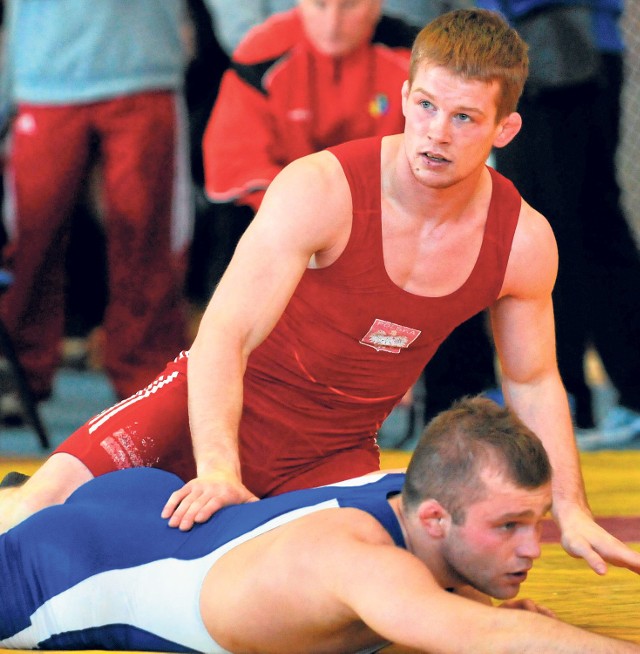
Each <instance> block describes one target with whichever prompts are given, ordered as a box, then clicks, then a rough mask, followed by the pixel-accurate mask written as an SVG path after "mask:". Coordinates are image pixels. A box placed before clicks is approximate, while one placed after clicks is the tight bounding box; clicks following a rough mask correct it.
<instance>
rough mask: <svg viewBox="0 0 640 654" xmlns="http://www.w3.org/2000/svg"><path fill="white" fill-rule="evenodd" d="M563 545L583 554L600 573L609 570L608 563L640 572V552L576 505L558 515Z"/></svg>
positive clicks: (567, 548) (580, 556) (573, 554)
mask: <svg viewBox="0 0 640 654" xmlns="http://www.w3.org/2000/svg"><path fill="white" fill-rule="evenodd" d="M558 524H559V525H560V529H561V530H562V546H563V547H564V549H565V550H566V551H567V552H568V553H569V554H570V555H571V556H573V557H575V558H583V559H584V560H585V561H586V562H587V563H588V564H589V566H591V568H592V569H593V570H594V571H595V572H596V573H597V574H599V575H603V574H606V572H607V563H610V564H611V565H615V566H619V567H621V568H628V569H629V570H632V571H633V572H637V573H638V574H640V552H635V551H633V550H632V549H631V548H629V547H627V546H626V545H625V544H624V543H623V542H622V541H620V540H618V539H617V538H615V537H614V536H612V535H611V534H610V533H609V532H608V531H606V530H605V529H603V528H602V527H601V526H600V525H598V524H597V523H596V522H595V521H594V520H593V518H592V517H591V516H590V515H589V513H588V512H586V511H584V510H581V509H579V508H577V507H574V508H573V510H572V511H570V512H566V513H564V514H563V515H562V517H561V518H558Z"/></svg>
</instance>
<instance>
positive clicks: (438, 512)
mask: <svg viewBox="0 0 640 654" xmlns="http://www.w3.org/2000/svg"><path fill="white" fill-rule="evenodd" d="M417 515H418V519H419V520H420V524H421V525H422V528H423V529H424V530H425V532H426V533H427V534H428V535H429V536H431V538H442V537H443V536H444V535H445V533H446V525H447V524H448V522H449V513H448V511H447V510H446V509H445V508H444V507H443V506H442V504H440V502H438V501H437V500H434V499H427V500H424V501H423V502H422V504H420V506H419V507H418V511H417Z"/></svg>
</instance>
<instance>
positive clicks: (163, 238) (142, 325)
mask: <svg viewBox="0 0 640 654" xmlns="http://www.w3.org/2000/svg"><path fill="white" fill-rule="evenodd" d="M185 120H186V116H185V113H184V107H183V105H182V102H181V101H180V98H178V97H177V96H176V95H175V94H173V93H170V92H155V93H154V92H150V93H141V94H137V95H133V96H130V97H126V98H120V99H116V100H111V101H108V102H104V103H100V105H99V107H98V108H97V109H96V115H95V121H96V125H97V126H98V130H99V133H100V135H101V148H102V162H103V171H104V173H103V174H104V206H105V229H106V238H107V257H108V267H109V304H108V306H107V309H106V312H105V320H104V329H105V334H106V352H105V368H106V371H107V373H108V374H109V376H110V378H111V381H112V383H113V386H114V388H115V391H116V394H117V395H118V396H119V397H126V396H128V395H131V394H133V393H135V392H136V391H137V390H139V389H141V388H143V387H144V386H146V385H147V384H148V383H149V382H150V381H151V380H152V379H153V378H154V377H155V376H156V375H157V374H158V373H159V372H160V371H161V370H162V369H163V368H164V366H165V364H166V362H167V361H168V360H169V359H171V358H173V357H174V356H176V354H177V353H178V352H179V351H180V350H181V349H183V348H184V347H185V346H186V345H187V337H186V300H185V296H184V274H185V267H186V260H187V253H188V247H189V244H190V240H191V237H192V227H193V226H192V211H193V206H192V205H193V203H192V187H191V180H190V175H189V170H188V169H189V166H188V144H187V134H186V123H185Z"/></svg>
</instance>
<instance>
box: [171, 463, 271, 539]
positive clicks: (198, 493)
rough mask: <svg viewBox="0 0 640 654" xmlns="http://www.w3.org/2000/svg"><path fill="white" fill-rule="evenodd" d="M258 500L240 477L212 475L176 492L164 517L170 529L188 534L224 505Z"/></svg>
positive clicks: (187, 484) (191, 482)
mask: <svg viewBox="0 0 640 654" xmlns="http://www.w3.org/2000/svg"><path fill="white" fill-rule="evenodd" d="M257 499H258V498H257V497H256V496H255V495H253V494H252V493H251V492H250V491H249V490H248V489H247V488H245V487H244V486H243V485H242V483H241V482H240V481H239V480H238V479H237V478H236V477H231V476H229V475H228V474H224V473H220V472H212V473H210V474H208V475H206V476H202V477H196V478H195V479H192V480H191V481H190V482H188V483H186V484H185V485H184V486H183V487H182V488H180V489H179V490H177V491H175V493H172V494H171V496H170V497H169V500H168V501H167V503H166V504H165V506H164V509H163V510H162V517H163V518H169V526H170V527H178V528H179V529H180V530H181V531H188V530H189V529H191V527H193V525H194V524H195V523H196V522H206V521H207V520H208V519H209V518H210V517H211V516H212V515H213V514H214V513H215V512H216V511H217V510H218V509H221V508H222V507H223V506H228V505H229V504H243V503H244V502H254V501H256V500H257Z"/></svg>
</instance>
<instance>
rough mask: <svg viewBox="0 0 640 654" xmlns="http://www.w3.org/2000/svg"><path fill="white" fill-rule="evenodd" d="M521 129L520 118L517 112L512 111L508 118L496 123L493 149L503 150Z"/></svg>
mask: <svg viewBox="0 0 640 654" xmlns="http://www.w3.org/2000/svg"><path fill="white" fill-rule="evenodd" d="M521 128H522V116H521V115H520V114H519V113H518V112H517V111H513V112H512V113H510V114H509V115H508V116H505V117H504V118H503V119H502V120H501V121H500V122H499V123H498V131H497V133H496V136H495V139H494V141H493V145H494V147H496V148H503V147H504V146H505V145H507V144H508V143H511V141H512V140H513V139H514V138H515V136H516V134H517V133H518V132H519V131H520V129H521Z"/></svg>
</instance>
